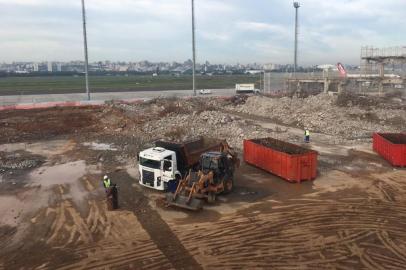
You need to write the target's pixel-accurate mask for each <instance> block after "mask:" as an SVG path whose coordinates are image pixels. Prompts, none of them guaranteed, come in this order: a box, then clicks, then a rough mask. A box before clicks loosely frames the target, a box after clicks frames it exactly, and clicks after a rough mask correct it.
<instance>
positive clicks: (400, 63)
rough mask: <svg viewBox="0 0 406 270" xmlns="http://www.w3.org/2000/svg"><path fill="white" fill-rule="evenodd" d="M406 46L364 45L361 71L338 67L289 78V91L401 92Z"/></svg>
mask: <svg viewBox="0 0 406 270" xmlns="http://www.w3.org/2000/svg"><path fill="white" fill-rule="evenodd" d="M405 64H406V46H403V47H390V48H375V47H372V46H365V47H362V48H361V56H360V68H359V72H358V73H357V72H355V73H354V72H351V73H346V72H345V73H344V74H343V73H340V72H339V71H338V70H332V69H330V70H323V73H321V74H320V73H319V74H316V75H315V74H309V75H307V74H306V75H302V76H298V75H295V76H294V77H291V78H287V79H286V82H285V83H286V87H285V89H287V90H288V91H296V92H303V91H306V92H307V91H310V90H311V91H319V92H320V91H324V92H341V91H344V90H347V91H352V92H360V93H365V94H366V93H370V94H373V93H379V94H382V93H384V92H385V91H393V90H396V91H402V90H405V86H406V83H405V82H406V70H405Z"/></svg>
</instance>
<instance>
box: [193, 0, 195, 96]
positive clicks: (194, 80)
mask: <svg viewBox="0 0 406 270" xmlns="http://www.w3.org/2000/svg"><path fill="white" fill-rule="evenodd" d="M192 47H193V48H192V49H193V67H192V73H193V74H192V77H193V95H194V96H196V78H195V76H196V39H195V1H194V0H192Z"/></svg>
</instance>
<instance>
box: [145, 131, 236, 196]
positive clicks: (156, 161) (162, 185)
mask: <svg viewBox="0 0 406 270" xmlns="http://www.w3.org/2000/svg"><path fill="white" fill-rule="evenodd" d="M210 151H218V152H227V153H228V152H230V151H232V149H231V148H230V147H229V145H228V144H227V142H226V141H225V140H217V139H211V138H203V137H199V138H196V139H192V140H188V141H184V142H168V141H157V142H155V147H153V148H149V149H146V150H144V151H141V152H140V153H139V155H138V156H139V171H140V179H139V183H140V184H141V185H143V186H146V187H150V188H153V189H157V190H170V191H174V190H175V189H176V187H177V185H178V183H179V181H180V180H181V179H182V178H184V177H185V176H186V174H187V173H188V172H189V170H190V169H194V168H196V169H197V170H198V168H199V161H200V156H201V155H202V154H203V153H205V152H210Z"/></svg>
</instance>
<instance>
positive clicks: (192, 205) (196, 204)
mask: <svg viewBox="0 0 406 270" xmlns="http://www.w3.org/2000/svg"><path fill="white" fill-rule="evenodd" d="M166 202H167V203H168V204H169V205H171V206H176V207H179V208H183V209H188V210H193V211H198V210H200V209H202V208H203V200H200V199H197V198H191V199H190V201H189V202H188V197H185V196H182V195H177V196H176V199H175V200H174V199H173V194H172V193H169V194H166Z"/></svg>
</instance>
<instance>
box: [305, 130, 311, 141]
mask: <svg viewBox="0 0 406 270" xmlns="http://www.w3.org/2000/svg"><path fill="white" fill-rule="evenodd" d="M305 142H306V143H309V142H310V131H309V130H308V129H307V128H306V129H305Z"/></svg>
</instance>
